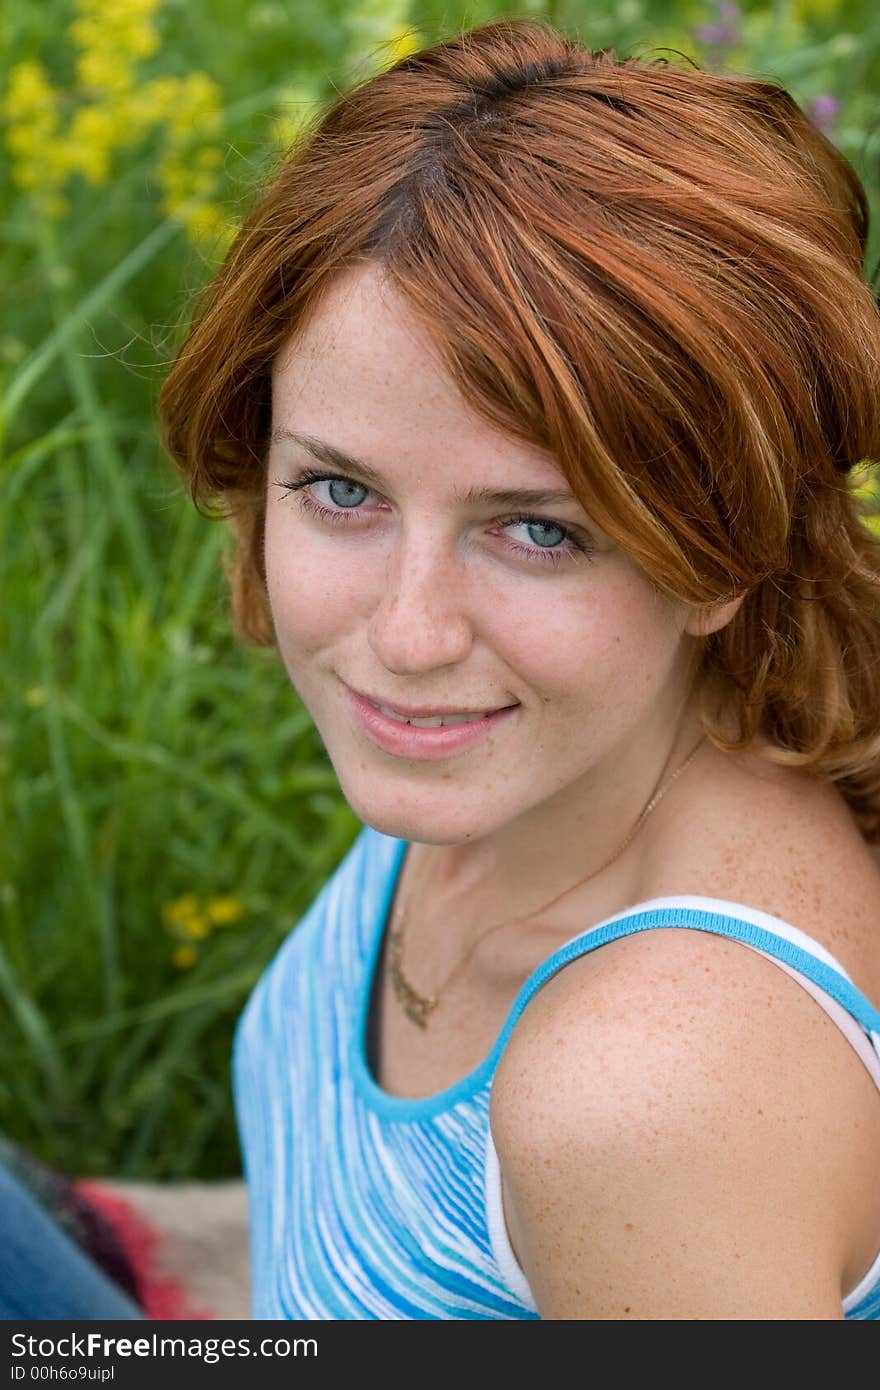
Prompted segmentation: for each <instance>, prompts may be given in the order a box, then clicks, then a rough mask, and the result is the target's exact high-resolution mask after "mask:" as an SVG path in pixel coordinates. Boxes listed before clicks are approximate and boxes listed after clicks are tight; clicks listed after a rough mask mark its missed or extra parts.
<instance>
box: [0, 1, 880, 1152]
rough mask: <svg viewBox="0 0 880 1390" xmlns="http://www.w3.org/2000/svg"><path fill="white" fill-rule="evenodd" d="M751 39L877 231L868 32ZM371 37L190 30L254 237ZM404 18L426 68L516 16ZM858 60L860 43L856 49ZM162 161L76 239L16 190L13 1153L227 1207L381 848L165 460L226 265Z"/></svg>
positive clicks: (292, 26)
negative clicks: (264, 1070)
mask: <svg viewBox="0 0 880 1390" xmlns="http://www.w3.org/2000/svg"><path fill="white" fill-rule="evenodd" d="M527 8H529V7H528V6H523V7H522V8H521V10H520V11H518V12H525V10H526V9H527ZM743 8H744V10H745V11H746V21H745V24H746V29H747V30H748V33H749V35H750V38H749V43H750V44H752V47H751V48H747V50H746V51H745V52H744V54H743V55H741V58H740V60H738V61H733V59H732V60H731V66H733V67H736V66H748V67H750V68H752V69H755V68H760V69H761V70H762V71H765V72H768V73H772V72H776V73H777V74H778V76H779V77H780V79H781V80H784V81H786V82H787V83H788V84H789V85H790V86H791V89H792V90H793V92H794V94H795V96H796V97H797V98H798V99H799V100H804V101H805V100H808V99H809V98H811V97H812V96H815V95H818V94H819V93H821V92H833V93H835V94H836V95H838V96H839V97H840V98H841V100H842V101H843V103H844V104H843V107H842V110H841V116H840V123H839V133H838V136H837V138H838V143H840V145H841V147H842V148H843V149H844V151H845V153H847V155H848V156H849V157H850V158H851V159H852V160H853V162H854V164H855V165H856V167H857V168H858V170H859V172H860V173H861V174H862V177H863V178H864V180H865V182H866V184H867V185H868V187H869V191H870V194H871V199H872V206H873V207H874V208H876V207H877V201H878V187H877V164H878V153H880V150H878V139H880V137H878V126H880V121H878V115H880V111H878V105H877V102H876V99H875V98H874V97H873V96H872V95H871V94H872V93H873V92H876V91H877V90H878V79H880V19H878V17H877V15H876V13H875V11H874V7H873V4H872V3H870V0H863V2H862V0H848V3H843V4H841V5H839V6H837V8H836V10H835V11H834V13H829V14H827V15H826V16H825V17H824V18H823V17H821V16H817V17H814V18H813V19H811V20H809V21H805V23H804V26H803V27H802V28H801V29H800V30H798V31H797V36H799V38H800V42H799V44H798V45H796V46H794V47H793V46H792V43H791V32H792V31H791V27H790V25H791V15H790V9H791V7H790V6H789V5H786V4H777V5H775V6H774V5H765V4H753V5H745V6H744V7H743ZM534 12H536V13H537V12H541V11H540V10H538V9H535V10H534ZM543 12H546V13H552V14H553V16H554V17H555V19H556V20H557V22H558V23H559V24H560V26H561V27H568V28H570V29H572V30H574V29H577V30H578V31H579V34H580V36H581V37H582V38H585V39H587V40H588V41H591V42H593V43H594V44H595V46H599V45H602V44H607V43H616V44H618V45H620V46H623V47H625V46H627V45H636V44H644V45H653V44H660V43H665V44H669V45H670V46H674V45H675V44H676V43H679V44H680V43H686V42H687V41H688V34H689V32H690V29H691V28H692V26H693V24H694V23H698V22H705V21H706V20H708V19H709V18H710V7H709V6H708V5H694V6H690V5H686V4H685V3H684V0H682V3H681V4H680V5H679V6H678V7H676V6H675V5H674V4H672V5H670V4H667V3H665V0H651V3H644V4H639V3H637V0H629V3H627V0H623V3H620V4H613V3H611V0H607V3H605V4H602V5H590V6H586V5H585V4H584V5H583V6H580V5H571V6H568V7H563V6H559V5H556V6H552V7H549V6H548V7H546V8H545V10H544V11H543ZM358 13H359V12H358V11H357V8H356V7H355V6H353V5H352V4H350V3H343V0H339V3H338V4H337V5H335V6H331V5H325V6H323V7H321V8H320V9H318V10H316V9H315V8H314V7H307V6H305V5H304V4H294V5H291V4H271V3H266V4H262V5H253V6H248V7H246V6H242V5H240V4H238V3H232V0H187V2H186V3H185V4H184V3H181V2H180V0H177V3H171V0H167V3H166V4H165V5H164V6H163V8H162V10H161V12H160V27H161V33H162V39H163V42H162V46H161V49H160V51H159V52H158V54H156V55H155V56H154V57H153V58H152V59H150V60H149V62H148V63H146V64H145V65H144V69H143V74H142V76H143V80H146V79H147V78H148V77H152V76H156V75H159V74H177V75H181V74H185V73H187V72H190V71H193V70H197V69H198V70H201V71H206V72H208V73H209V74H210V75H211V77H212V78H213V79H214V80H215V81H216V82H217V83H218V84H219V86H220V88H221V90H222V93H223V105H224V123H223V127H222V130H221V132H220V134H219V136H218V139H219V142H220V143H221V145H222V148H223V150H224V160H225V162H224V171H223V181H222V183H221V186H220V189H219V191H218V195H217V196H218V197H219V198H220V199H221V200H222V201H223V202H224V204H225V205H226V206H227V207H228V208H229V209H230V210H231V211H232V212H233V213H237V212H239V211H240V210H241V209H242V208H243V207H244V206H245V205H246V203H247V201H248V198H249V196H250V192H251V189H252V188H253V187H254V185H255V183H256V182H257V180H258V179H259V178H260V176H261V175H262V173H263V172H264V170H265V169H266V168H267V167H268V166H269V165H270V164H271V162H272V160H273V159H274V157H275V151H274V149H273V147H272V145H271V141H270V120H271V118H272V117H274V116H275V115H276V114H278V113H279V111H281V112H283V111H284V109H285V93H287V94H288V100H289V93H290V91H291V89H292V88H293V87H294V86H295V84H296V83H298V82H300V81H302V80H310V81H313V82H314V83H316V84H317V85H318V87H319V88H320V90H321V91H323V92H324V93H325V94H330V93H331V92H332V90H333V88H334V86H338V85H340V84H341V83H342V82H343V81H344V79H345V74H346V73H347V72H353V71H354V70H356V68H357V64H358V63H359V62H360V63H362V64H365V65H366V66H367V67H369V63H370V61H371V56H370V54H371V44H373V43H374V42H377V41H378V40H379V39H380V38H382V37H383V35H387V33H388V32H389V27H393V21H394V19H395V17H396V16H397V17H399V15H400V13H401V11H400V10H397V11H392V10H391V9H390V8H389V10H388V14H387V16H386V17H385V20H383V17H382V13H381V10H380V8H379V7H375V6H374V17H373V28H372V29H370V28H369V27H368V26H367V27H364V28H362V29H358V27H357V23H356V21H357V19H358ZM364 13H365V14H366V13H367V11H366V10H365V11H364ZM403 13H404V15H406V13H407V12H406V11H403ZM408 13H409V20H410V22H412V23H414V24H416V25H423V26H424V32H425V34H426V40H427V36H428V35H429V34H430V36H431V37H434V38H440V37H442V36H443V34H444V32H451V31H452V30H453V29H454V28H456V27H457V26H458V24H459V23H466V24H469V25H473V24H476V23H478V22H481V21H483V20H486V19H489V18H492V17H494V16H496V15H499V14H501V13H504V11H503V10H502V9H500V8H499V7H497V6H494V5H493V6H488V5H485V4H483V5H471V6H469V7H467V9H464V8H462V9H461V10H460V11H456V12H453V13H451V14H450V13H449V12H448V11H447V10H446V9H445V8H444V7H441V6H440V5H437V6H436V7H430V6H414V7H413V8H412V9H411V10H410V11H409V12H408ZM72 15H73V10H72V3H67V0H47V2H46V3H44V4H40V5H37V4H35V3H31V4H30V5H25V6H19V7H17V8H16V14H15V16H14V17H11V12H10V17H8V18H7V19H6V20H5V21H4V24H5V29H6V32H5V34H4V35H3V37H4V38H5V39H6V41H7V42H6V44H5V47H6V49H7V52H8V53H9V54H10V56H11V61H12V62H20V61H22V60H23V59H25V58H29V57H34V56H39V57H41V58H42V59H43V60H44V61H45V63H46V66H47V68H48V69H49V72H50V75H51V76H52V78H53V81H56V82H57V83H59V84H64V83H70V81H71V73H72V61H71V55H70V52H69V45H67V43H66V40H65V39H64V30H65V26H66V24H67V23H68V22H69V20H70V19H71V18H72ZM362 17H363V16H362ZM389 17H390V18H389ZM386 21H387V22H386ZM444 23H445V25H446V27H445V29H444V27H443V26H444ZM383 24H384V26H385V27H384V28H383ZM846 34H862V35H864V36H865V37H864V38H862V39H860V40H859V42H858V44H857V45H856V46H855V47H854V48H853V46H852V45H850V46H849V48H847V44H846V43H841V42H840V38H841V35H844V36H845V35H846ZM230 35H234V36H235V42H234V43H233V42H230ZM755 45H758V46H757V47H756V46H755ZM689 51H691V52H692V53H693V54H694V56H696V57H698V58H699V56H700V53H699V49H698V47H697V46H696V45H695V44H693V43H691V44H690V48H689ZM352 65H353V66H352ZM157 158H158V145H157V142H156V140H150V139H146V140H142V141H141V142H140V143H136V144H133V145H132V146H131V147H130V148H127V149H124V150H122V151H121V152H120V154H119V157H118V159H117V162H116V164H115V166H114V170H113V175H112V178H111V179H110V180H109V182H108V183H107V184H106V185H105V186H104V187H103V188H102V190H101V191H100V194H98V195H96V192H95V190H94V189H91V188H90V187H88V186H87V185H85V184H83V183H82V182H81V180H80V181H77V180H74V181H73V182H72V183H71V185H70V186H69V188H68V190H67V195H68V198H69V204H70V206H69V210H68V212H67V213H66V214H65V215H64V216H63V217H62V218H61V219H60V220H58V221H56V222H54V223H53V222H51V221H50V220H49V219H47V218H45V217H41V216H39V215H37V214H36V213H35V210H34V208H33V206H32V205H31V204H30V202H29V200H28V198H27V197H26V196H25V195H24V194H22V193H21V192H20V190H18V189H16V188H15V187H14V186H13V185H12V183H11V182H10V175H9V170H8V167H6V168H4V171H3V173H2V175H0V192H2V194H3V207H4V209H5V210H6V211H5V213H4V215H3V223H2V231H3V242H4V245H5V250H4V253H3V284H4V296H5V305H4V316H3V321H4V324H5V326H4V327H3V328H2V329H0V438H2V441H3V443H2V448H3V453H2V459H0V585H2V594H3V603H2V609H0V636H2V641H3V648H4V650H5V652H6V653H8V654H9V659H7V660H6V661H4V662H3V663H2V667H0V697H2V705H0V1049H2V1058H3V1065H2V1067H0V1130H3V1131H5V1132H6V1133H7V1134H9V1135H10V1136H11V1137H12V1138H14V1139H16V1140H17V1141H18V1142H20V1143H23V1144H24V1145H26V1146H27V1147H29V1148H30V1149H32V1150H33V1151H34V1152H36V1153H37V1154H38V1155H40V1156H41V1157H42V1158H44V1159H45V1160H46V1161H48V1162H50V1163H53V1164H55V1165H57V1166H59V1167H61V1168H63V1169H65V1170H67V1171H70V1172H73V1173H79V1174H86V1173H88V1174H104V1173H115V1174H119V1175H122V1176H126V1177H132V1178H168V1179H174V1178H181V1179H183V1178H191V1177H202V1178H210V1177H220V1176H227V1175H230V1174H234V1173H237V1172H239V1171H240V1160H239V1151H238V1144H237V1138H236V1133H235V1125H234V1118H233V1112H232V1102H231V1090H230V1076H229V1065H230V1047H231V1038H232V1030H233V1027H234V1024H235V1021H236V1019H237V1017H238V1015H239V1013H240V1011H241V1008H242V1005H243V1003H244V1001H245V999H246V997H247V994H248V992H249V990H250V989H251V987H252V986H253V984H254V982H255V981H256V979H257V978H258V976H259V974H260V973H261V971H262V969H263V968H264V966H265V964H266V963H267V961H268V960H269V958H270V957H271V955H272V954H273V953H274V951H275V950H276V949H277V947H278V946H279V944H280V943H281V941H282V940H283V939H284V937H285V936H286V935H287V933H288V932H289V931H290V929H291V928H292V927H293V925H294V924H295V922H296V921H297V919H298V918H299V916H300V915H301V914H302V912H303V911H304V910H305V908H306V907H307V905H308V903H309V902H310V901H311V899H312V898H313V897H314V895H315V894H316V892H317V891H318V890H319V889H320V887H321V886H322V884H323V883H324V882H325V880H326V878H327V877H328V875H329V874H330V873H331V872H332V870H333V869H334V867H335V866H336V864H337V863H338V862H339V860H340V859H341V857H342V855H343V854H344V853H345V851H346V849H347V848H348V846H349V845H350V844H351V842H352V840H353V838H354V836H355V835H356V833H357V831H358V829H359V823H358V822H357V820H356V818H355V817H354V815H353V814H352V812H351V811H350V810H349V808H348V807H347V805H346V804H345V802H344V801H343V799H342V797H341V795H340V792H339V790H338V787H337V784H336V780H335V776H334V774H333V770H332V767H331V765H330V763H329V760H328V759H327V757H326V754H325V752H324V750H323V748H322V746H321V743H320V740H319V739H318V737H317V734H316V732H315V730H314V728H313V726H312V724H311V721H310V719H309V717H308V715H307V714H306V712H305V711H304V710H303V708H302V706H301V704H300V702H299V701H298V699H297V697H296V695H295V693H294V692H293V691H292V689H291V687H290V684H289V681H288V679H287V676H286V674H285V673H284V671H283V669H282V668H281V665H280V662H279V660H278V658H277V657H276V656H275V654H274V653H271V652H265V651H255V650H253V649H246V648H242V647H240V646H238V645H237V644H236V643H235V642H234V641H233V640H232V638H231V635H230V623H229V617H228V609H227V596H226V591H225V584H224V580H223V578H222V572H221V568H220V563H221V555H222V552H223V548H224V546H225V545H226V544H228V541H227V538H226V535H225V532H224V529H223V525H222V523H221V522H218V521H209V520H206V519H205V518H203V517H201V516H199V515H198V513H196V512H195V510H194V508H193V506H192V504H191V503H190V501H189V499H188V498H187V497H186V496H185V495H184V494H183V493H182V490H181V488H180V485H179V483H178V482H177V480H176V478H175V477H174V476H173V475H172V473H171V470H170V468H169V467H168V465H167V464H166V463H165V462H164V461H163V459H162V456H161V453H160V450H159V448H158V444H157V441H156V431H155V425H154V408H155V397H156V391H157V389H158V385H159V382H160V381H161V379H162V375H163V373H164V370H165V367H166V364H167V361H168V360H169V358H170V356H171V354H172V352H173V344H174V342H175V341H176V329H175V324H176V321H177V319H178V317H179V315H180V313H181V311H182V309H183V308H184V307H185V303H186V301H187V298H188V296H189V294H190V293H191V292H192V290H194V289H195V288H197V286H198V285H199V284H200V283H201V282H202V280H203V279H204V278H205V277H206V276H207V275H208V274H209V273H210V269H211V260H210V256H209V255H207V253H205V252H203V251H200V250H198V249H196V248H194V247H193V246H191V245H190V244H189V243H188V241H187V239H186V236H185V234H184V233H183V232H182V231H181V229H180V227H179V225H178V224H177V222H175V221H174V220H172V219H170V218H168V217H165V216H164V215H163V213H162V211H161V207H160V202H159V196H158V193H157V189H156V184H155V178H154V173H155V167H156V161H157ZM875 215H876V214H875ZM875 230H876V229H875ZM873 245H874V246H875V247H876V238H875V240H874V243H873ZM876 257H877V251H876V250H873V251H872V254H871V258H870V261H869V263H870V264H873V262H874V260H875V259H876ZM267 730H269V731H271V733H270V734H269V735H267V733H266V731H267ZM188 893H194V894H196V895H197V896H198V897H199V898H201V899H203V900H204V899H209V898H214V897H220V896H223V895H227V894H228V895H235V896H236V897H237V898H238V899H239V900H240V901H241V904H242V908H243V912H242V916H241V917H240V918H239V920H237V921H235V922H232V923H230V924H228V925H224V926H218V927H216V928H215V929H214V931H213V932H211V934H210V935H209V936H208V937H207V938H206V939H204V940H199V941H195V942H194V943H193V945H194V947H195V949H196V952H197V957H198V958H197V960H196V963H195V964H194V965H193V966H192V967H191V968H189V969H187V970H182V969H180V968H178V966H177V965H175V963H174V961H173V958H172V953H173V951H174V949H175V946H176V945H178V944H180V943H179V942H178V941H177V940H176V939H175V938H174V937H173V936H172V934H171V933H170V932H169V931H168V929H167V928H166V926H165V923H164V921H163V907H164V906H165V905H166V904H168V903H169V902H173V901H175V900H176V899H178V898H180V897H182V896H183V895H185V894H188Z"/></svg>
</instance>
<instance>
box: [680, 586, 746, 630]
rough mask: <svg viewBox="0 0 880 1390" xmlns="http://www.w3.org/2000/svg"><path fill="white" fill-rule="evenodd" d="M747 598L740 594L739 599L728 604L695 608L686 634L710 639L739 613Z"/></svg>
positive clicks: (687, 624)
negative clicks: (712, 634)
mask: <svg viewBox="0 0 880 1390" xmlns="http://www.w3.org/2000/svg"><path fill="white" fill-rule="evenodd" d="M745 597H746V595H745V594H740V596H739V598H734V599H730V600H729V602H727V603H711V604H706V605H705V607H696V608H694V609H693V612H692V613H691V616H690V617H689V618H688V620H687V622H686V624H685V628H684V630H685V632H688V633H690V635H691V636H692V637H708V635H709V633H710V632H718V630H719V629H720V628H722V627H726V626H727V624H728V623H729V622H730V620H731V618H733V617H734V616H735V614H736V613H738V612H739V607H740V604H741V603H742V602H743V601H744V599H745Z"/></svg>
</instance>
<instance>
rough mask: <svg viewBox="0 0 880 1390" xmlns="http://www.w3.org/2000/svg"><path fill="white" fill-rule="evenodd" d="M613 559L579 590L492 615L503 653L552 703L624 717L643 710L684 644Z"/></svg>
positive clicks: (548, 593) (636, 580)
mask: <svg viewBox="0 0 880 1390" xmlns="http://www.w3.org/2000/svg"><path fill="white" fill-rule="evenodd" d="M615 559H616V557H613V558H609V559H608V560H607V561H606V562H603V564H602V566H601V568H600V567H599V566H598V565H597V567H596V568H595V570H594V571H593V573H592V574H591V575H590V576H589V577H588V578H587V579H586V580H584V581H583V582H581V583H580V585H579V586H578V587H577V588H574V587H572V588H570V589H566V588H563V586H561V585H560V586H559V588H558V589H557V590H556V591H555V592H553V591H552V586H551V585H549V584H548V585H547V589H546V590H545V591H544V592H543V593H542V592H541V589H540V586H537V588H536V591H535V593H534V596H531V595H530V596H528V597H526V595H524V594H522V593H521V594H520V595H519V602H518V603H517V604H516V605H515V606H513V605H511V604H508V603H500V604H499V605H497V606H496V608H495V610H494V611H495V617H494V618H493V620H492V622H493V629H492V630H494V632H495V633H496V635H497V637H498V639H499V640H498V644H497V645H498V649H499V650H503V651H504V653H505V656H506V658H507V660H508V662H509V663H510V666H511V669H512V670H513V671H515V672H516V673H517V675H518V676H519V677H520V678H521V679H522V680H524V681H525V682H526V683H527V684H528V685H529V686H531V688H532V689H534V690H537V691H539V692H542V693H543V694H544V695H545V696H546V697H547V699H548V700H553V701H558V702H561V703H562V704H572V705H578V706H583V705H589V706H590V707H591V708H592V709H594V710H595V709H596V708H597V707H601V706H603V705H605V704H607V705H609V706H611V705H613V704H618V703H619V704H620V706H621V712H622V711H623V709H624V708H626V707H631V706H632V705H633V704H641V703H644V702H645V700H646V698H647V697H649V696H650V694H651V693H652V692H653V691H654V690H655V689H656V688H657V687H658V686H660V685H661V684H662V683H663V681H664V679H665V677H666V675H667V673H668V670H669V667H670V665H671V663H672V661H673V660H674V657H675V652H676V651H677V649H678V641H679V634H678V630H677V628H676V627H675V623H674V618H673V615H672V613H671V611H670V610H669V609H667V608H666V607H664V606H663V604H662V602H661V601H660V600H659V599H657V598H656V597H655V595H654V592H653V590H652V589H651V588H650V587H649V586H648V585H647V583H646V582H645V581H644V579H642V578H641V577H640V576H639V575H638V574H637V573H635V572H634V571H633V569H632V567H631V566H628V565H620V566H618V565H616V563H615ZM502 633H503V640H502ZM490 640H491V639H490Z"/></svg>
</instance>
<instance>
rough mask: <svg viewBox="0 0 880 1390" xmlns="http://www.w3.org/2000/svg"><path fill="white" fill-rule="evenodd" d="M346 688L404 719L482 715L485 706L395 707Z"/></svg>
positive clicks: (359, 691)
mask: <svg viewBox="0 0 880 1390" xmlns="http://www.w3.org/2000/svg"><path fill="white" fill-rule="evenodd" d="M347 688H348V689H349V690H351V691H352V692H353V694H355V695H359V696H360V698H361V699H362V700H367V701H368V702H369V703H370V704H371V705H385V706H386V708H387V709H393V710H394V711H395V713H396V714H402V715H403V716H404V718H406V719H433V717H434V715H436V714H442V715H447V714H450V715H451V714H482V713H483V709H485V708H486V707H485V705H484V706H483V708H482V709H481V708H480V706H479V705H478V706H477V708H476V709H461V708H459V709H436V708H435V709H432V708H431V707H430V706H429V705H397V704H395V703H394V701H393V700H379V699H377V697H376V696H375V695H368V694H367V693H366V691H363V690H354V688H353V687H352V686H348V687H347Z"/></svg>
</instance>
